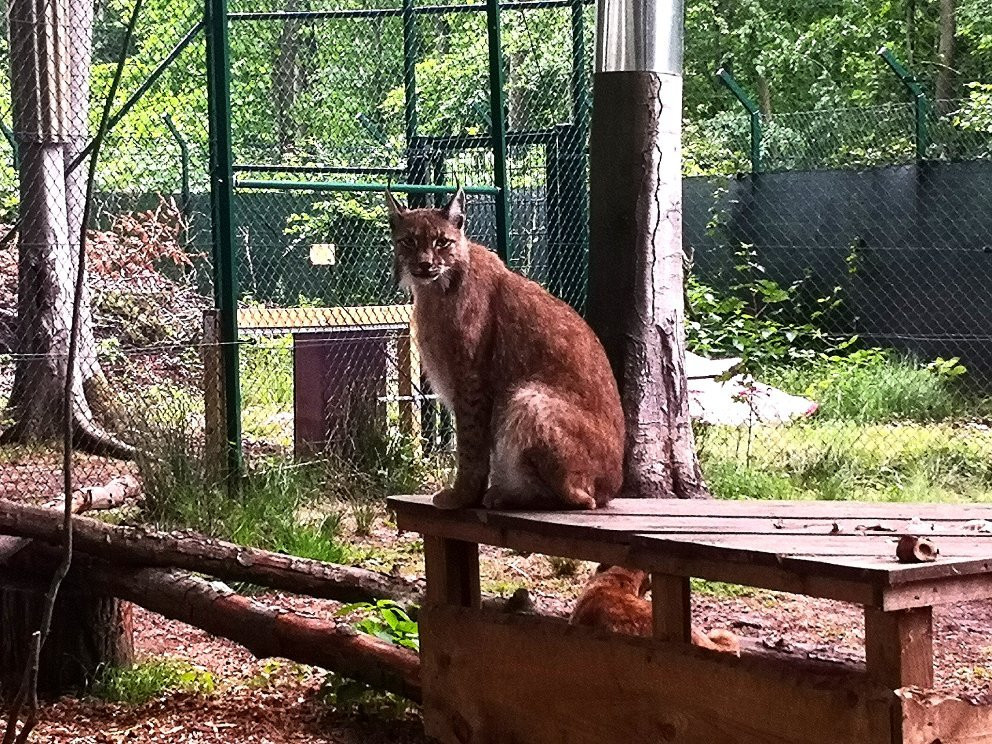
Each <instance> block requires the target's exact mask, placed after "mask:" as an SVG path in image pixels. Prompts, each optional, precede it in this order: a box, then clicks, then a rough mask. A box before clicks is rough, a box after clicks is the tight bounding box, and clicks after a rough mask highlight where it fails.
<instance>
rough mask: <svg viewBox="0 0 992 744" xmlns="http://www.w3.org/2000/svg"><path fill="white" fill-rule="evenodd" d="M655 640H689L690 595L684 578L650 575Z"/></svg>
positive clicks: (690, 636) (690, 623)
mask: <svg viewBox="0 0 992 744" xmlns="http://www.w3.org/2000/svg"><path fill="white" fill-rule="evenodd" d="M651 606H652V611H653V616H654V637H655V638H659V639H661V640H665V641H683V642H685V643H688V642H689V641H690V640H691V638H692V596H691V592H690V589H689V579H688V577H685V576H671V575H669V574H660V573H656V574H651Z"/></svg>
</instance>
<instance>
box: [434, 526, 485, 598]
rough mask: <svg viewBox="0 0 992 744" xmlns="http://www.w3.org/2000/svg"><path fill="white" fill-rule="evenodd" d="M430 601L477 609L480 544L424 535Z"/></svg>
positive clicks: (479, 595) (479, 593)
mask: <svg viewBox="0 0 992 744" xmlns="http://www.w3.org/2000/svg"><path fill="white" fill-rule="evenodd" d="M424 569H425V573H426V576H427V603H428V604H448V605H455V606H457V607H474V608H478V607H479V606H480V603H481V592H480V589H479V546H478V545H477V544H476V543H470V542H464V541H462V540H449V539H447V538H443V537H433V536H430V535H425V536H424Z"/></svg>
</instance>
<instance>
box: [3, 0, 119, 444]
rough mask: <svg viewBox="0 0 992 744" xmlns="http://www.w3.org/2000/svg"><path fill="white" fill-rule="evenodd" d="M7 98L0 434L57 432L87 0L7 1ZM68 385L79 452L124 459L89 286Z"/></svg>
mask: <svg viewBox="0 0 992 744" xmlns="http://www.w3.org/2000/svg"><path fill="white" fill-rule="evenodd" d="M8 11H9V29H10V48H11V54H10V60H11V70H10V73H11V78H10V79H11V97H12V104H13V121H14V132H15V137H16V138H17V142H18V150H19V153H20V159H21V166H20V173H19V177H20V218H21V222H20V230H19V235H18V307H17V332H16V338H17V340H18V344H19V346H18V348H17V354H18V356H17V366H16V368H15V373H14V384H13V389H12V391H11V396H10V400H9V402H8V408H9V412H10V414H11V418H12V419H13V420H14V422H15V423H14V424H13V426H12V427H11V428H9V429H8V430H7V431H6V432H4V433H3V435H2V437H0V441H3V442H12V441H27V440H32V439H51V438H54V437H57V436H58V435H59V433H60V432H61V429H62V415H61V409H62V401H63V400H64V388H65V379H66V370H67V366H66V359H67V352H68V348H69V329H70V326H71V321H72V305H73V289H74V282H75V276H76V270H77V268H78V264H77V257H78V252H79V239H80V234H81V229H82V220H83V201H84V195H85V177H86V169H85V167H84V166H79V167H77V168H76V170H75V171H74V172H72V173H69V172H68V168H67V165H68V163H69V162H70V161H71V160H72V159H73V158H74V157H75V156H76V155H77V154H78V153H79V152H81V150H82V149H83V147H84V146H85V142H86V137H87V132H88V122H87V115H88V100H89V74H90V50H91V41H92V21H93V5H92V2H91V0H10V3H9V8H8ZM80 320H81V323H80V333H79V353H78V354H77V359H76V372H75V374H74V383H75V384H74V385H73V388H72V392H71V395H72V404H73V405H72V410H73V418H74V422H73V426H74V430H75V437H76V442H77V445H78V447H79V448H80V449H83V450H86V451H89V452H92V453H94V454H102V455H107V456H111V457H118V458H122V459H131V458H133V457H134V454H135V452H134V448H132V447H130V446H129V445H127V444H125V443H123V442H120V441H119V440H117V439H115V438H114V437H113V436H111V435H109V434H108V433H107V432H106V431H105V430H104V429H103V428H101V427H100V426H99V425H98V424H97V423H96V421H95V418H94V413H93V408H92V406H91V402H92V401H93V400H99V401H100V402H101V403H102V404H104V405H101V408H103V409H106V407H107V406H106V405H105V403H106V400H107V399H109V394H108V393H107V386H106V383H105V380H104V377H103V372H102V370H101V368H100V364H99V361H98V359H97V355H96V342H95V339H94V337H93V324H92V315H91V310H90V301H89V293H88V292H87V291H84V292H83V296H82V297H81V301H80Z"/></svg>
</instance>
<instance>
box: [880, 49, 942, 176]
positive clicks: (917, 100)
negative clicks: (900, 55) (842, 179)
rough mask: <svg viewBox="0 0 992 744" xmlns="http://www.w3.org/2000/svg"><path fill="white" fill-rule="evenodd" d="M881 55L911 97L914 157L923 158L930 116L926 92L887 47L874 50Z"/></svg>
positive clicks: (926, 145)
mask: <svg viewBox="0 0 992 744" xmlns="http://www.w3.org/2000/svg"><path fill="white" fill-rule="evenodd" d="M876 53H877V54H878V56H879V57H881V58H882V59H883V60H884V61H885V64H887V65H888V66H889V69H891V70H892V72H894V73H895V74H896V77H898V78H899V81H900V82H901V83H902V84H903V85H905V86H906V90H908V91H909V94H910V95H911V96H912V97H913V109H914V113H915V117H914V118H915V136H916V159H917V160H923V159H925V158H926V156H927V148H928V147H929V146H930V128H929V126H928V120H929V118H930V101H929V100H928V99H927V94H926V93H924V92H923V86H921V85H920V84H919V82H918V81H917V80H916V78H915V77H914V76H913V74H912V73H911V72H910V71H909V70H907V69H906V68H905V67H903V66H902V64H900V62H899V60H897V59H896V58H895V57H894V56H893V55H892V52H890V51H889V50H888V49H886V48H885V47H884V46H883V47H879V50H878V52H876Z"/></svg>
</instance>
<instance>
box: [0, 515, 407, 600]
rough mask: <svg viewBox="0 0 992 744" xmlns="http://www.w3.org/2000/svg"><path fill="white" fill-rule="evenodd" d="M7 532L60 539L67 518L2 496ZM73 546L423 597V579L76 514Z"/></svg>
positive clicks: (137, 562) (210, 570)
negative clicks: (417, 579) (107, 522)
mask: <svg viewBox="0 0 992 744" xmlns="http://www.w3.org/2000/svg"><path fill="white" fill-rule="evenodd" d="M0 533H4V534H9V535H16V536H18V537H22V538H32V539H36V540H43V541H46V542H48V543H52V544H57V543H58V542H59V540H60V535H61V533H62V515H61V514H60V513H58V512H56V511H53V510H51V509H45V508H44V507H38V506H28V505H25V504H17V503H14V502H12V501H8V500H5V499H0ZM73 545H74V548H75V549H76V550H77V551H80V552H83V553H87V554H89V555H92V556H95V557H98V558H103V559H105V560H107V561H109V562H111V563H114V564H126V565H130V566H147V567H155V568H181V569H185V570H187V571H196V572H197V573H204V574H207V575H209V576H215V577H217V578H219V579H223V580H224V581H244V582H249V583H253V584H258V585H260V586H265V587H269V588H271V589H276V590H279V591H286V592H293V593H294V594H304V595H307V596H311V597H318V598H321V599H333V600H337V601H339V602H367V601H375V600H377V599H392V600H395V601H397V602H399V603H401V604H407V605H408V604H419V603H420V601H421V598H422V589H421V587H420V586H419V584H417V583H414V582H410V581H407V580H405V579H403V578H401V577H399V576H390V575H387V574H382V573H378V572H376V571H369V570H366V569H362V568H354V567H352V566H340V565H337V564H334V563H324V562H322V561H316V560H311V559H308V558H298V557H296V556H291V555H283V554H280V553H272V552H269V551H267V550H260V549H258V548H246V547H243V546H240V545H235V544H234V543H229V542H225V541H223V540H215V539H213V538H209V537H206V536H204V535H200V534H196V533H193V532H158V531H156V530H152V529H148V528H144V527H128V526H119V525H110V524H106V523H104V522H98V521H97V520H95V519H87V518H86V517H76V518H75V519H73Z"/></svg>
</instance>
